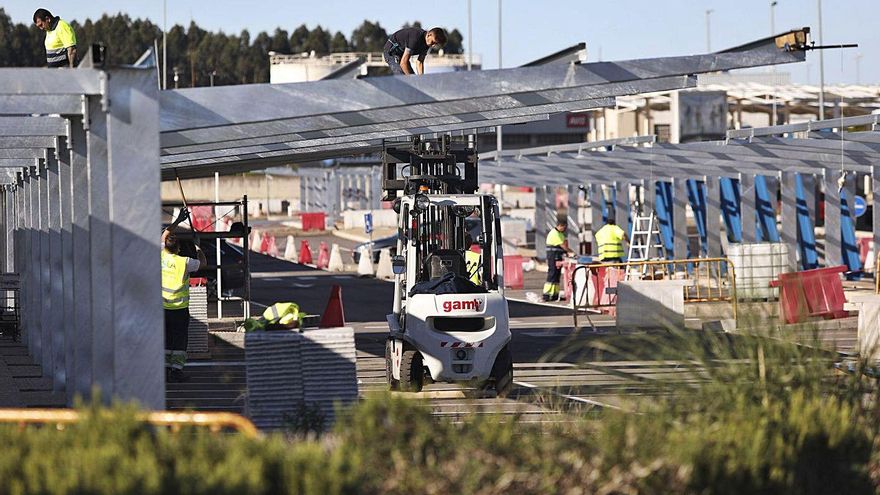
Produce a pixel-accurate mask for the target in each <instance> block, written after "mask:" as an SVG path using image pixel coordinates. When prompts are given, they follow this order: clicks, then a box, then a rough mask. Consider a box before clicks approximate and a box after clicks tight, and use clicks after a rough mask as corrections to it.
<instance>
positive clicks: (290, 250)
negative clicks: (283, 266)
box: [284, 235, 297, 261]
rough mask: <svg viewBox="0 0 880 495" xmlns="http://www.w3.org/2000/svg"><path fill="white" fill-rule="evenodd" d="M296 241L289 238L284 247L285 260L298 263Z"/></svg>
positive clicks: (290, 236)
mask: <svg viewBox="0 0 880 495" xmlns="http://www.w3.org/2000/svg"><path fill="white" fill-rule="evenodd" d="M296 258H297V256H296V241H294V240H293V236H292V235H289V236H287V245H286V246H284V259H286V260H290V261H296Z"/></svg>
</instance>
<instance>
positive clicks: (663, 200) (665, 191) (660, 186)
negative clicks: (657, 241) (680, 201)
mask: <svg viewBox="0 0 880 495" xmlns="http://www.w3.org/2000/svg"><path fill="white" fill-rule="evenodd" d="M655 204H656V209H657V223H659V224H660V237H662V238H663V246H664V249H665V251H666V259H674V256H675V253H674V252H673V251H674V249H675V245H674V243H673V237H672V236H673V234H672V232H673V230H672V183H671V182H663V181H657V188H656V199H655Z"/></svg>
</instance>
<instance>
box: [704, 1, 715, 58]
mask: <svg viewBox="0 0 880 495" xmlns="http://www.w3.org/2000/svg"><path fill="white" fill-rule="evenodd" d="M712 12H715V11H714V10H713V9H706V53H710V52H711V51H712V28H711V25H710V16H711V15H712Z"/></svg>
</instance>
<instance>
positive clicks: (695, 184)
mask: <svg viewBox="0 0 880 495" xmlns="http://www.w3.org/2000/svg"><path fill="white" fill-rule="evenodd" d="M687 191H688V201H690V203H691V210H693V212H694V222H695V223H696V224H697V234H699V236H700V252H701V253H702V254H703V256H705V255H707V254H708V253H709V240H708V238H707V237H706V185H705V184H704V183H703V181H698V180H695V179H688V180H687ZM690 257H691V253H690V244H688V258H690Z"/></svg>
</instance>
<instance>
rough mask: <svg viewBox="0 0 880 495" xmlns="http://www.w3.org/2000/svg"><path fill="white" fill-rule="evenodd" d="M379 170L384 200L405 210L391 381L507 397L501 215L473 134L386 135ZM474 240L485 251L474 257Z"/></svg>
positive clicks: (392, 319)
mask: <svg viewBox="0 0 880 495" xmlns="http://www.w3.org/2000/svg"><path fill="white" fill-rule="evenodd" d="M382 173H383V177H382V188H383V192H384V197H383V201H392V202H393V209H394V211H395V212H396V213H397V214H398V222H397V229H398V239H397V253H398V254H397V255H396V256H394V257H393V258H392V270H393V272H394V304H393V309H392V313H391V314H389V315H388V316H387V320H388V326H389V335H388V338H387V341H386V345H385V374H386V379H387V381H388V384H389V386H390V388H391V389H392V390H402V391H412V392H418V391H421V390H422V387H423V386H424V385H425V384H427V383H431V382H456V383H466V384H468V385H470V386H473V387H476V388H477V389H479V390H480V393H481V394H482V395H484V396H497V397H504V396H506V395H507V394H508V393H509V392H510V390H511V388H512V385H513V357H512V355H511V352H510V340H511V333H510V324H509V315H508V309H507V299H506V298H505V296H504V263H503V261H504V254H503V250H502V243H501V240H502V238H501V220H500V212H499V205H498V201H497V200H496V199H495V197H494V196H492V195H488V194H479V193H478V186H479V184H478V182H477V151H476V146H475V136H473V135H470V136H466V137H459V138H456V139H454V138H453V137H452V136H448V135H444V136H441V137H439V138H435V139H420V138H418V137H415V138H412V139H410V140H408V141H397V142H392V143H387V142H386V143H385V144H384V149H383V172H382ZM475 220H478V221H475ZM475 225H476V227H475ZM469 226H470V228H469ZM472 245H476V246H478V247H479V257H478V259H477V260H475V261H473V262H472V263H467V262H466V258H470V259H474V255H473V254H468V253H467V251H468V250H469V249H471V247H472ZM468 265H471V266H470V267H469V266H468Z"/></svg>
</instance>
